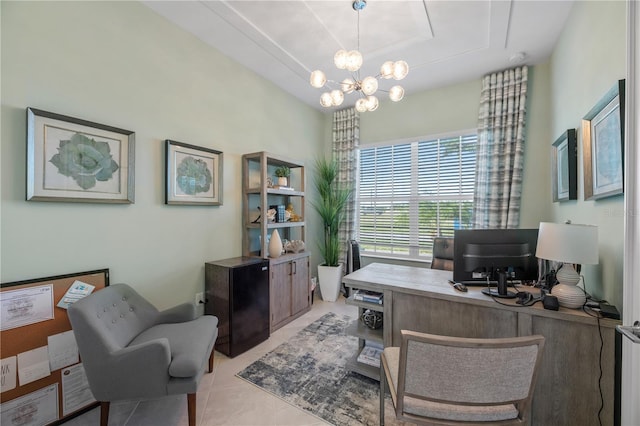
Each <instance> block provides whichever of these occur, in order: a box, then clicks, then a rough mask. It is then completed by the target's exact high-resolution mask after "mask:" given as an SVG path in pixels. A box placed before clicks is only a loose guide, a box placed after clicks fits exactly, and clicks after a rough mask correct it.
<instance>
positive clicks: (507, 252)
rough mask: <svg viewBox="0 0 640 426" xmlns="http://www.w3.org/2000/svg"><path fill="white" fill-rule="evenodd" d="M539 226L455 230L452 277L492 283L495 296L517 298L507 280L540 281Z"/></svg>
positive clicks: (477, 282) (492, 292)
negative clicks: (537, 255) (530, 227)
mask: <svg viewBox="0 0 640 426" xmlns="http://www.w3.org/2000/svg"><path fill="white" fill-rule="evenodd" d="M537 243H538V230H537V229H459V230H456V231H455V233H454V243H453V280H454V281H456V282H463V283H465V284H487V283H488V284H489V285H495V286H497V287H498V288H497V290H496V289H490V288H487V289H484V290H483V292H484V293H485V294H490V295H491V296H495V297H515V293H514V292H510V291H508V290H507V282H508V281H513V280H517V281H521V282H523V281H537V279H538V260H537V258H536V256H535V253H536V246H537Z"/></svg>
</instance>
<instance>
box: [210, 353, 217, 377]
mask: <svg viewBox="0 0 640 426" xmlns="http://www.w3.org/2000/svg"><path fill="white" fill-rule="evenodd" d="M215 351H216V349H215V348H211V355H209V373H213V354H214V353H215Z"/></svg>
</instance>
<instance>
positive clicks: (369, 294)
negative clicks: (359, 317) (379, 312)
mask: <svg viewBox="0 0 640 426" xmlns="http://www.w3.org/2000/svg"><path fill="white" fill-rule="evenodd" d="M353 300H359V301H361V302H369V303H376V304H378V305H382V293H378V292H375V291H370V290H356V291H355V292H353Z"/></svg>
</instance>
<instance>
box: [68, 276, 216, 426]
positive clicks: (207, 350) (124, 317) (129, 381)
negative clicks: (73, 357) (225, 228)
mask: <svg viewBox="0 0 640 426" xmlns="http://www.w3.org/2000/svg"><path fill="white" fill-rule="evenodd" d="M69 320H70V321H71V326H72V328H73V333H74V335H75V337H76V340H77V342H78V348H79V350H80V356H81V358H82V362H83V364H84V368H85V371H86V374H87V379H88V380H89V386H90V388H91V392H93V396H94V397H95V398H96V399H97V400H98V401H100V403H101V416H100V424H101V425H102V426H106V425H107V423H108V419H109V403H110V402H111V401H116V400H124V399H137V398H155V397H161V396H165V395H174V394H183V393H184V394H187V406H188V416H189V425H190V426H193V425H195V421H196V391H197V389H198V383H199V382H200V378H201V377H202V375H203V374H204V370H205V368H207V367H208V370H209V372H211V371H212V370H213V346H214V343H215V341H216V338H217V336H218V328H217V327H218V319H217V318H216V317H214V316H211V315H204V316H201V317H198V318H196V317H195V307H194V306H193V305H192V304H187V303H185V304H182V305H179V306H176V307H174V308H171V309H168V310H166V311H162V312H159V311H158V310H157V309H156V308H155V307H154V306H153V305H152V304H151V303H149V302H148V301H147V300H145V299H144V298H143V297H142V296H140V295H139V294H138V293H137V292H136V291H135V290H133V289H132V288H131V287H129V286H128V285H126V284H115V285H112V286H108V287H106V288H104V289H102V290H100V291H97V292H95V293H93V294H91V295H89V296H87V297H85V298H84V299H82V300H80V301H78V302H76V303H74V304H73V305H71V306H70V307H69ZM207 361H208V365H207Z"/></svg>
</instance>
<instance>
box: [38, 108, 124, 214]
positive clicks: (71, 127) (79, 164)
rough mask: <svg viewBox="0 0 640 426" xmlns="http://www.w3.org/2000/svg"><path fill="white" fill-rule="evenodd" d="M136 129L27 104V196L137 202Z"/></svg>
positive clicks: (47, 199)
mask: <svg viewBox="0 0 640 426" xmlns="http://www.w3.org/2000/svg"><path fill="white" fill-rule="evenodd" d="M134 159H135V134H134V132H132V131H129V130H122V129H118V128H116V127H112V126H106V125H104V124H98V123H93V122H90V121H86V120H81V119H79V118H73V117H68V116H65V115H60V114H55V113H52V112H47V111H42V110H39V109H35V108H27V201H71V202H90V203H133V202H134V200H135V197H134V195H135V194H134Z"/></svg>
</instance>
